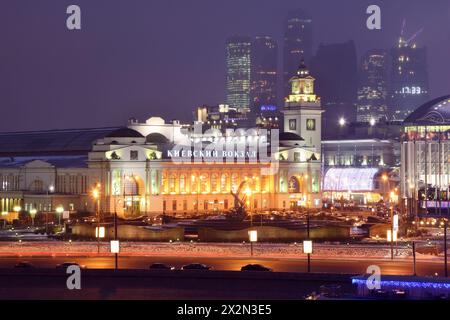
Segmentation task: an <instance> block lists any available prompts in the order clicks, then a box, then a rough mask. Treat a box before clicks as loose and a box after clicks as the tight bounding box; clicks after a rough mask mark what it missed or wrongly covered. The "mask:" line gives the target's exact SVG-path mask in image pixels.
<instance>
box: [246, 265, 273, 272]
mask: <svg viewBox="0 0 450 320" xmlns="http://www.w3.org/2000/svg"><path fill="white" fill-rule="evenodd" d="M241 271H272V269H271V268H268V267H265V266H263V265H260V264H247V265H246V266H243V267H242V268H241Z"/></svg>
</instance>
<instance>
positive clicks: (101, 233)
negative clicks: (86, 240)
mask: <svg viewBox="0 0 450 320" xmlns="http://www.w3.org/2000/svg"><path fill="white" fill-rule="evenodd" d="M95 237H96V238H104V237H105V227H96V228H95Z"/></svg>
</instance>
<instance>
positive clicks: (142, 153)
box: [0, 69, 322, 217]
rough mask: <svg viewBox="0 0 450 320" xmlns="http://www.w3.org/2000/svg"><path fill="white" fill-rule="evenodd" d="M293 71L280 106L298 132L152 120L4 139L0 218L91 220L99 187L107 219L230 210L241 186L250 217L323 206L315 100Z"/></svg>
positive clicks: (308, 80) (304, 78)
mask: <svg viewBox="0 0 450 320" xmlns="http://www.w3.org/2000/svg"><path fill="white" fill-rule="evenodd" d="M299 72H300V73H299V75H298V76H296V77H294V78H292V81H291V82H292V88H293V92H292V93H291V95H290V96H289V98H288V101H287V102H286V107H285V109H286V110H285V112H286V115H287V117H288V118H289V119H291V120H296V123H297V124H298V129H297V127H296V126H295V128H294V127H292V121H289V120H288V121H287V125H290V127H288V128H285V132H283V133H281V134H278V131H273V132H271V134H270V135H268V134H266V132H265V131H264V130H262V129H258V128H250V129H240V130H239V129H237V130H232V129H231V131H229V130H225V131H226V132H225V134H223V133H222V132H221V131H220V130H217V131H214V130H212V131H206V132H204V131H203V129H202V128H200V130H201V131H200V132H197V131H196V130H197V128H198V127H197V126H196V125H191V124H190V125H184V124H180V123H179V122H178V121H173V122H170V123H166V122H165V121H164V120H163V119H162V118H158V117H152V118H149V119H148V120H147V121H145V122H139V121H137V120H136V119H130V121H129V123H128V125H127V126H126V127H118V128H105V129H80V130H54V131H49V132H33V133H5V134H0V142H2V143H0V182H1V187H2V189H1V190H0V203H1V205H2V208H1V210H5V211H7V212H10V211H11V210H14V206H17V205H20V206H21V210H22V211H26V212H30V210H31V209H36V210H37V211H38V212H39V213H42V212H49V213H56V211H57V209H58V208H59V209H61V212H67V214H70V213H76V212H91V213H92V212H95V210H96V205H95V203H96V201H95V200H94V199H93V193H92V191H93V189H94V188H97V190H98V193H99V197H98V200H99V203H100V206H99V209H100V211H101V212H103V213H113V212H117V213H118V215H119V216H123V217H139V216H143V215H148V216H156V215H160V214H168V215H180V216H187V215H193V214H197V213H201V214H206V213H221V212H228V211H229V210H231V209H232V208H234V201H235V198H234V196H233V195H232V192H236V191H238V190H239V189H241V188H240V187H241V186H243V187H244V189H243V190H244V191H245V197H246V198H245V199H246V202H245V204H246V209H247V210H249V211H253V212H255V211H266V210H292V209H296V208H297V207H299V206H301V207H308V208H320V207H321V198H322V197H321V188H320V186H321V184H320V182H321V152H320V150H321V148H320V115H321V110H320V102H319V100H318V99H317V98H316V97H315V95H314V91H313V87H312V81H313V80H312V77H310V76H309V75H306V74H305V73H304V72H306V71H305V70H304V69H302V70H301V71H299ZM301 72H303V74H302V73H301ZM308 119H313V120H314V121H313V123H311V121H310V120H308ZM308 121H309V122H308ZM207 129H208V128H207ZM300 135H301V136H300ZM277 138H278V139H277ZM240 145H244V146H245V148H244V149H242V150H241V149H239V148H238V146H240ZM219 146H222V148H223V149H220V147H219ZM230 146H232V149H229V147H230ZM247 146H257V147H258V148H257V149H250V147H247ZM211 147H214V148H215V149H213V150H212V151H211ZM180 148H181V149H180ZM180 150H181V151H180ZM184 153H186V154H187V156H183V157H182V158H181V159H180V157H179V154H184ZM225 160H226V161H225ZM237 196H238V197H242V196H243V195H242V194H238V195H237Z"/></svg>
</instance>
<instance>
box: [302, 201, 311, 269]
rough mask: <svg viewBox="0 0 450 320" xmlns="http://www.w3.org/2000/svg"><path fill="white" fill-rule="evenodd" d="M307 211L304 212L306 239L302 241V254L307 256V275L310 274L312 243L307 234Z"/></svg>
mask: <svg viewBox="0 0 450 320" xmlns="http://www.w3.org/2000/svg"><path fill="white" fill-rule="evenodd" d="M309 227H310V226H309V210H307V211H306V239H307V240H305V241H303V252H304V253H306V254H307V255H308V273H310V272H311V253H312V241H311V240H310V233H309Z"/></svg>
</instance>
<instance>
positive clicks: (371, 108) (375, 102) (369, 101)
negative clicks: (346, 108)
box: [356, 50, 388, 122]
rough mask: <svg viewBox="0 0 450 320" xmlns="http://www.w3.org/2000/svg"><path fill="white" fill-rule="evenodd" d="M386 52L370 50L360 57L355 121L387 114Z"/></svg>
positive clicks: (381, 116)
mask: <svg viewBox="0 0 450 320" xmlns="http://www.w3.org/2000/svg"><path fill="white" fill-rule="evenodd" d="M386 69H387V53H386V52H385V51H384V50H370V51H369V52H367V53H366V54H365V55H364V56H363V58H362V59H361V64H360V66H359V88H358V101H357V110H356V121H358V122H371V121H380V120H383V119H384V120H385V119H387V118H388V116H387V102H386V100H387V94H388V93H387V70H386Z"/></svg>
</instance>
